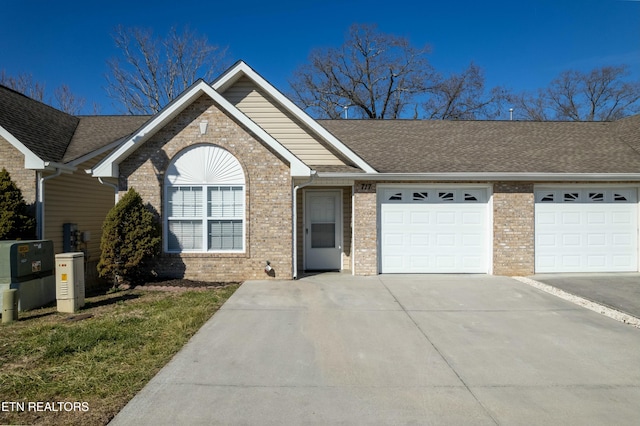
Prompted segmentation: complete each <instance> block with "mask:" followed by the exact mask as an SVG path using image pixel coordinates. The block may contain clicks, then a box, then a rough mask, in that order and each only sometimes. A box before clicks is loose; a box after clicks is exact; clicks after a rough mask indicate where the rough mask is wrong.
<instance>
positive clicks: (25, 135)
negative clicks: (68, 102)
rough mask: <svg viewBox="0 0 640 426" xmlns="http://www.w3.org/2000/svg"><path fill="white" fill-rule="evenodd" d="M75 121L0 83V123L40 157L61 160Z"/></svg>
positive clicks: (72, 117) (48, 159) (74, 126)
mask: <svg viewBox="0 0 640 426" xmlns="http://www.w3.org/2000/svg"><path fill="white" fill-rule="evenodd" d="M78 121H79V119H78V118H77V117H74V116H72V115H69V114H66V113H64V112H62V111H59V110H57V109H55V108H52V107H50V106H48V105H45V104H43V103H41V102H38V101H35V100H33V99H31V98H29V97H27V96H25V95H23V94H21V93H18V92H16V91H14V90H11V89H9V88H7V87H5V86H2V85H0V126H2V127H4V128H5V129H6V130H7V131H8V132H9V133H11V134H12V135H13V136H14V137H15V138H16V139H18V140H19V141H20V142H22V143H23V144H24V145H25V146H26V147H27V148H29V149H30V150H31V151H32V152H33V153H34V154H36V155H37V156H38V157H40V158H41V159H42V160H44V161H53V162H62V158H63V156H64V153H65V151H66V149H67V145H69V142H70V141H71V137H72V136H73V132H74V131H75V129H76V127H77V125H78Z"/></svg>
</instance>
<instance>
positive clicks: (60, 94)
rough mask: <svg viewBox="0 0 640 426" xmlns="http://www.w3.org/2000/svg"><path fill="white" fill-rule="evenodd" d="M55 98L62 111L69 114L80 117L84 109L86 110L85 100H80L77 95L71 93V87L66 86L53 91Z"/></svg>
mask: <svg viewBox="0 0 640 426" xmlns="http://www.w3.org/2000/svg"><path fill="white" fill-rule="evenodd" d="M53 96H54V97H55V99H56V101H57V103H58V105H59V107H60V109H61V110H62V111H64V112H66V113H67V114H71V115H78V114H79V113H80V111H81V110H82V108H84V104H85V100H84V98H78V97H77V96H76V95H74V94H73V93H71V89H69V86H67V85H66V84H63V85H62V86H60V87H58V88H56V90H54V91H53Z"/></svg>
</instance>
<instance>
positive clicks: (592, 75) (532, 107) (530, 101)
mask: <svg viewBox="0 0 640 426" xmlns="http://www.w3.org/2000/svg"><path fill="white" fill-rule="evenodd" d="M628 76H629V71H628V67H627V66H626V65H622V66H604V67H602V68H596V69H593V70H592V71H590V72H586V73H584V72H581V71H576V70H569V71H564V72H563V73H561V74H560V75H559V76H558V77H557V78H556V79H555V80H553V81H552V82H551V84H550V85H549V87H547V88H546V89H540V90H538V92H537V93H536V94H535V95H533V94H530V93H520V94H517V95H513V96H511V97H510V99H509V101H510V102H511V103H512V105H513V106H514V108H515V110H516V117H518V118H521V119H525V120H563V121H612V120H617V119H619V118H622V117H625V116H628V115H632V114H636V113H638V112H640V81H627V80H626V77H628Z"/></svg>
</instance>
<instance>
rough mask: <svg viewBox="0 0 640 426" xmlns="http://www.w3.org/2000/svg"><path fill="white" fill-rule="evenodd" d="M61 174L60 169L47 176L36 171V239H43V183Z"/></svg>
mask: <svg viewBox="0 0 640 426" xmlns="http://www.w3.org/2000/svg"><path fill="white" fill-rule="evenodd" d="M61 174H62V169H61V168H57V169H56V172H55V173H54V174H52V175H49V176H44V177H43V176H42V172H41V171H38V200H37V208H36V221H37V222H38V230H37V238H38V239H39V240H42V239H43V238H44V181H46V180H49V179H53V178H55V177H58V176H60V175H61Z"/></svg>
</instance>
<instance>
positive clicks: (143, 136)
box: [91, 81, 209, 178]
mask: <svg viewBox="0 0 640 426" xmlns="http://www.w3.org/2000/svg"><path fill="white" fill-rule="evenodd" d="M206 87H209V86H208V85H207V84H206V83H205V82H204V81H199V82H198V83H196V84H194V85H193V86H192V87H191V88H190V89H188V90H187V91H186V92H184V93H183V94H182V95H180V96H179V97H178V98H176V99H175V100H174V101H173V102H171V103H170V104H169V105H168V106H167V107H165V109H164V110H162V111H161V112H159V113H158V114H156V115H155V116H154V117H152V118H151V119H150V120H149V121H147V123H146V124H145V125H144V126H142V127H141V128H140V129H139V130H138V131H137V132H136V133H134V134H133V136H132V137H130V138H129V139H127V140H126V141H125V142H124V143H122V144H121V145H120V147H119V148H117V149H116V150H115V151H114V152H112V153H111V154H109V155H108V156H107V157H105V158H104V159H103V160H102V161H101V162H100V163H98V164H97V165H96V166H95V167H93V168H92V169H91V170H92V175H93V176H94V177H113V178H117V177H118V172H119V167H118V166H119V164H120V162H121V161H122V160H124V159H125V158H127V157H128V156H129V155H130V154H131V153H132V152H134V151H135V150H136V149H138V147H140V146H141V145H142V144H143V143H144V142H145V141H147V139H149V138H150V137H151V136H152V135H154V134H155V133H156V132H157V131H158V130H159V129H161V128H162V126H163V125H164V124H166V123H167V122H169V121H170V120H172V119H173V118H174V117H175V116H177V115H178V114H179V113H180V112H182V111H183V110H184V109H185V108H186V107H187V106H188V105H189V104H191V102H192V101H194V100H195V99H197V98H198V97H199V96H200V95H201V94H202V93H204V89H205V88H206Z"/></svg>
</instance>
